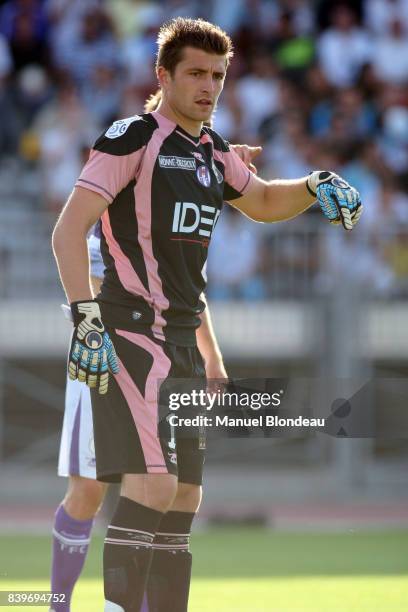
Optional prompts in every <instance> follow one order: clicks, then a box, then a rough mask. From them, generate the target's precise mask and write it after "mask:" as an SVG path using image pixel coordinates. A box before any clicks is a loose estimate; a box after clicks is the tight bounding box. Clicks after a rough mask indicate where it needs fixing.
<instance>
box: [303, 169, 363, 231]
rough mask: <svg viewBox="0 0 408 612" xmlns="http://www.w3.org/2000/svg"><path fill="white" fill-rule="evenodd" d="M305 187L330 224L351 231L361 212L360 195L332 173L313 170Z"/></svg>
mask: <svg viewBox="0 0 408 612" xmlns="http://www.w3.org/2000/svg"><path fill="white" fill-rule="evenodd" d="M306 186H307V188H308V190H309V192H310V193H311V194H312V196H314V197H315V198H316V199H317V201H318V203H319V204H320V207H321V209H322V211H323V214H324V216H325V217H327V218H328V219H329V221H330V223H333V224H334V225H338V224H339V223H342V224H343V227H344V229H346V230H352V229H353V227H354V226H355V224H356V223H357V221H358V220H359V219H360V217H361V213H362V212H363V206H362V204H361V200H360V194H359V193H358V191H357V189H354V187H352V186H351V185H349V183H347V181H345V180H344V179H342V178H341V177H340V176H338V174H334V172H328V171H326V170H315V171H314V172H311V173H310V174H309V176H308V179H307V182H306Z"/></svg>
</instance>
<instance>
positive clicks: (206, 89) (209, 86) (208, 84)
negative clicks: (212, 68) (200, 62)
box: [202, 74, 214, 94]
mask: <svg viewBox="0 0 408 612" xmlns="http://www.w3.org/2000/svg"><path fill="white" fill-rule="evenodd" d="M213 91H214V79H213V77H212V75H211V74H209V75H207V77H206V78H205V80H204V81H203V84H202V93H203V94H204V93H206V94H212V93H213Z"/></svg>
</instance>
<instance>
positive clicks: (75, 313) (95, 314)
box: [70, 300, 101, 327]
mask: <svg viewBox="0 0 408 612" xmlns="http://www.w3.org/2000/svg"><path fill="white" fill-rule="evenodd" d="M85 305H89V306H91V309H92V318H97V319H101V311H100V308H99V304H98V302H97V301H96V300H80V301H78V302H71V304H70V308H71V312H72V320H73V322H74V325H75V327H78V325H79V324H80V323H81V321H82V320H83V319H84V318H85V316H86V313H85V312H84V309H82V308H81V306H85Z"/></svg>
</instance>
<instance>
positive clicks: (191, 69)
mask: <svg viewBox="0 0 408 612" xmlns="http://www.w3.org/2000/svg"><path fill="white" fill-rule="evenodd" d="M187 70H188V72H200V73H201V74H205V73H206V72H209V71H208V70H204V68H187ZM214 74H217V75H222V76H225V74H226V73H225V72H223V71H220V70H215V71H214Z"/></svg>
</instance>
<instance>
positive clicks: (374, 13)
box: [364, 0, 408, 36]
mask: <svg viewBox="0 0 408 612" xmlns="http://www.w3.org/2000/svg"><path fill="white" fill-rule="evenodd" d="M396 19H398V20H401V23H402V24H403V28H404V30H405V32H406V33H407V32H408V0H365V1H364V23H365V25H366V26H367V28H369V29H370V30H371V31H372V32H373V33H374V34H378V35H379V36H382V35H384V34H385V35H386V34H387V33H388V31H389V30H390V28H391V27H392V23H393V22H394V21H395V20H396Z"/></svg>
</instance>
